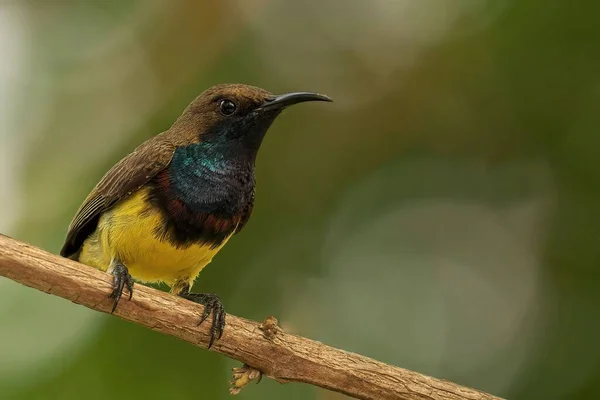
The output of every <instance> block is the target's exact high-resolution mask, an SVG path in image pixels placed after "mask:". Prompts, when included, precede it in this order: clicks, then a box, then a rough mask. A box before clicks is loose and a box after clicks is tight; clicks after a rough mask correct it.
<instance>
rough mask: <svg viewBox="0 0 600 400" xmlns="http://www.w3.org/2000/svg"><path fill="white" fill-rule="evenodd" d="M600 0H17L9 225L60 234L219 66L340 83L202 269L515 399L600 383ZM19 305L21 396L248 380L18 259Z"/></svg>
mask: <svg viewBox="0 0 600 400" xmlns="http://www.w3.org/2000/svg"><path fill="white" fill-rule="evenodd" d="M599 4H600V3H593V2H589V1H588V2H578V1H572V2H567V1H562V2H559V1H539V0H489V1H486V0H395V1H394V0H370V1H364V0H345V1H342V0H324V1H316V0H315V1H312V0H311V1H308V0H304V1H284V0H252V1H251V0H228V1H194V0H187V1H185V0H182V1H167V0H139V1H91V0H89V1H75V0H73V1H58V0H49V1H43V0H37V1H34V0H27V1H26V0H20V1H17V0H15V1H11V0H0V144H1V145H0V205H1V206H2V212H1V213H0V231H1V232H3V233H6V234H9V235H11V236H13V237H16V238H18V239H21V240H25V241H28V242H31V243H34V244H36V245H38V246H41V247H43V248H45V249H48V250H49V251H52V252H55V253H56V252H58V250H59V248H60V246H61V244H62V240H63V238H64V234H65V231H66V227H67V225H68V223H69V221H70V219H71V217H72V216H73V214H74V213H75V210H76V208H77V207H78V206H79V204H80V203H81V201H82V200H83V198H84V197H85V196H86V194H87V193H88V191H89V190H90V189H91V188H92V187H93V186H94V184H95V183H96V182H97V181H98V179H99V178H100V177H101V176H102V175H103V174H104V172H105V171H106V170H108V168H109V167H110V166H111V165H112V164H113V163H115V162H116V161H117V160H118V159H120V158H121V157H123V156H124V155H125V154H127V153H128V152H129V151H131V150H132V149H133V148H134V147H135V146H137V145H138V144H139V143H141V142H142V141H143V140H145V139H147V138H149V137H150V136H152V135H154V134H156V133H158V132H160V131H162V130H164V129H166V128H168V127H169V125H170V124H171V123H172V122H173V121H174V119H175V118H176V117H177V116H178V115H179V114H180V113H181V111H182V110H183V108H184V107H185V106H186V105H187V104H188V103H189V102H190V101H191V100H192V99H193V98H194V97H195V96H196V95H197V94H199V93H200V92H201V91H202V90H204V89H205V88H207V87H209V86H211V85H213V84H216V83H224V82H244V83H250V84H253V85H258V86H262V87H265V88H266V89H268V90H270V91H272V92H276V93H282V92H285V91H293V90H314V91H319V92H322V93H326V94H328V95H330V96H331V97H332V98H333V99H334V100H335V103H333V104H327V105H324V104H318V105H302V106H298V107H294V108H293V109H290V110H288V111H287V112H286V113H284V115H283V116H282V117H280V118H279V119H278V120H277V121H276V123H275V124H274V126H273V127H272V128H271V130H270V131H269V134H268V135H267V137H266V139H265V142H264V144H263V147H262V150H261V152H260V154H259V158H258V164H257V181H258V187H257V199H256V207H255V212H254V216H253V218H252V219H251V220H250V223H249V224H248V226H247V227H246V229H245V230H244V232H243V233H241V234H240V235H238V236H236V237H235V239H234V240H232V241H230V242H229V244H228V245H227V246H226V247H225V249H224V250H223V251H222V252H221V253H220V254H219V255H218V256H217V257H216V258H215V259H214V261H213V263H212V264H211V265H210V266H209V268H207V269H206V270H205V271H204V272H203V273H202V274H201V276H200V278H199V279H198V281H197V283H196V285H195V290H197V291H211V292H212V291H214V292H216V293H219V294H220V296H221V298H222V299H223V301H224V303H225V305H226V309H227V310H228V311H229V312H231V313H234V314H236V315H241V316H244V317H247V318H253V319H257V320H262V319H264V318H265V317H266V316H268V315H276V316H277V317H278V318H279V319H280V321H281V324H282V326H283V327H284V329H286V330H287V331H289V332H294V333H297V334H301V335H305V336H308V337H311V338H314V339H317V340H321V341H324V342H326V343H327V344H330V345H332V346H336V347H341V348H344V349H346V350H350V351H355V352H359V353H362V354H365V355H368V356H371V357H375V358H377V359H380V360H382V361H385V362H388V363H393V364H395V365H399V366H402V367H405V368H410V369H415V370H417V371H419V372H423V373H427V374H430V375H434V376H436V377H441V378H447V379H451V380H454V381H457V382H459V383H461V384H464V385H469V386H474V387H477V388H480V389H483V390H485V391H489V392H492V393H494V394H496V395H499V396H503V397H508V398H510V399H588V398H589V399H593V398H598V394H597V387H598V384H599V383H600V362H599V361H600V345H599V344H598V339H599V338H600V318H599V316H600V313H599V312H598V304H599V302H600V291H599V290H598V288H599V279H600V268H599V265H600V224H598V216H599V215H600V185H599V184H600V157H599V156H598V149H599V148H600V147H599V146H600V134H599V132H598V127H599V126H600V106H599V104H600V102H599V101H600V51H599V49H600V47H599V46H600V24H599V23H598V15H600V14H599V13H600V5H599ZM0 321H1V329H0V398H2V399H107V398H110V399H113V400H118V399H127V400H131V399H167V398H169V399H170V398H181V399H193V398H202V399H228V398H230V397H229V394H228V392H227V387H228V384H227V381H228V380H229V379H230V369H231V368H232V367H234V366H238V365H239V364H237V363H235V362H233V361H231V360H228V359H226V358H224V357H221V356H218V355H215V354H213V353H209V352H207V351H205V350H202V349H199V348H195V347H193V346H191V345H188V344H186V343H183V342H180V341H178V340H176V339H173V338H171V337H166V336H163V335H161V334H158V333H155V332H152V331H149V330H147V329H143V328H141V327H138V326H135V325H133V324H130V323H127V322H124V321H121V320H119V319H118V318H114V317H110V316H107V315H104V314H100V313H97V312H93V311H91V310H88V309H86V308H83V307H80V306H77V305H74V304H71V303H69V302H67V301H65V300H62V299H59V298H55V297H52V296H48V295H45V294H42V293H39V292H36V291H34V290H31V289H27V288H24V287H21V286H20V285H17V284H15V283H13V282H11V281H8V280H6V279H1V278H0ZM239 398H240V399H283V398H286V399H340V398H342V396H339V395H336V394H332V393H329V392H326V391H323V390H320V389H315V388H312V387H309V386H306V385H300V384H288V385H280V384H277V383H274V382H272V381H269V380H263V382H262V383H261V384H260V385H258V386H254V385H251V386H250V387H248V388H246V389H244V390H243V391H242V393H241V394H240V395H239Z"/></svg>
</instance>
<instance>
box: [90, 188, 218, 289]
mask: <svg viewBox="0 0 600 400" xmlns="http://www.w3.org/2000/svg"><path fill="white" fill-rule="evenodd" d="M147 196H148V190H147V189H141V190H139V191H138V192H136V193H134V194H133V195H131V196H129V197H128V198H127V199H125V200H123V201H121V202H120V203H117V205H116V206H115V207H113V208H112V209H111V210H109V211H106V212H105V213H104V214H103V215H102V216H101V217H100V220H99V222H98V227H97V228H96V231H95V232H94V233H93V234H92V235H90V237H89V238H88V239H87V240H86V241H85V242H84V244H83V246H82V250H81V253H80V255H79V261H80V262H82V263H84V264H87V265H91V266H93V267H96V268H100V269H102V270H105V271H106V270H107V269H108V268H109V266H110V263H111V260H113V259H115V258H116V259H118V260H120V261H121V262H122V263H123V264H124V265H125V266H127V268H128V269H129V273H130V274H131V276H133V277H134V278H135V279H137V280H139V281H142V282H166V283H167V284H169V285H173V284H174V283H176V282H182V281H187V282H190V285H191V283H192V282H193V280H194V278H196V276H197V275H198V274H199V273H200V271H201V270H202V268H204V267H205V266H206V265H207V264H208V263H210V261H211V260H212V258H213V256H214V255H215V254H216V253H217V252H218V251H219V250H220V249H221V248H222V247H223V246H224V245H225V243H227V240H229V237H228V238H227V239H225V240H224V241H223V243H221V245H220V246H219V247H217V248H211V247H210V245H194V244H193V245H191V246H189V247H187V248H176V247H174V246H173V245H172V244H171V243H170V242H169V241H168V240H160V239H158V238H157V237H156V236H155V235H154V232H155V229H156V228H157V227H158V226H160V225H162V216H161V214H160V211H159V210H157V209H154V208H150V207H149V205H148V203H147V201H146V199H147Z"/></svg>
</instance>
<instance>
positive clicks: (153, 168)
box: [60, 134, 175, 257]
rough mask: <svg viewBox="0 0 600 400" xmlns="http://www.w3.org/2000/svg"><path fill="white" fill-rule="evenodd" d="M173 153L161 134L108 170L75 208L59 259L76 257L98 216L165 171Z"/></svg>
mask: <svg viewBox="0 0 600 400" xmlns="http://www.w3.org/2000/svg"><path fill="white" fill-rule="evenodd" d="M174 151H175V147H174V146H173V144H172V143H171V142H170V141H168V140H167V139H166V138H165V137H164V134H161V135H158V136H156V137H154V138H152V139H150V140H148V141H146V142H144V143H142V144H141V145H140V146H139V147H138V148H136V149H135V150H134V151H133V152H132V153H131V154H129V155H128V156H126V157H125V158H123V159H122V160H121V161H119V162H118V163H117V164H116V165H115V166H114V167H112V168H111V169H110V170H109V171H108V172H107V173H106V175H104V177H103V178H102V179H101V180H100V182H98V184H97V185H96V187H95V188H94V189H93V190H92V192H91V193H90V194H89V195H88V196H87V198H86V199H85V200H84V202H83V204H82V205H81V207H79V210H78V211H77V214H75V217H74V218H73V221H72V222H71V224H70V225H69V229H68V231H67V237H66V239H65V243H64V245H63V247H62V249H61V251H60V255H62V256H63V257H73V256H76V255H77V254H78V253H79V250H80V248H81V245H82V244H83V242H84V241H85V239H87V237H88V236H89V235H90V234H92V233H93V232H94V230H95V229H96V226H97V225H98V220H99V218H100V215H101V214H102V213H103V212H104V211H106V210H108V209H109V208H110V207H112V206H113V205H114V204H115V203H116V202H117V201H119V200H121V199H123V198H125V197H127V196H129V195H130V194H131V193H133V192H135V191H136V190H137V189H139V188H140V187H141V186H142V185H144V184H145V183H147V182H148V181H150V179H152V178H153V177H154V176H155V175H156V174H157V173H159V172H160V171H161V170H163V169H164V168H166V167H167V166H168V165H169V163H170V162H171V158H172V157H173V152H174Z"/></svg>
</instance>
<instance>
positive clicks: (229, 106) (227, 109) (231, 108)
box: [219, 99, 237, 115]
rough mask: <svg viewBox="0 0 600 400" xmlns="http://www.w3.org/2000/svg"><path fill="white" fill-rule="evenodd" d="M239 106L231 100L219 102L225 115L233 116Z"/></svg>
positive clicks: (220, 108)
mask: <svg viewBox="0 0 600 400" xmlns="http://www.w3.org/2000/svg"><path fill="white" fill-rule="evenodd" d="M236 108H237V106H236V105H235V103H234V102H233V101H231V100H227V99H223V100H220V101H219V110H221V114H223V115H231V114H233V113H234V112H235V110H236Z"/></svg>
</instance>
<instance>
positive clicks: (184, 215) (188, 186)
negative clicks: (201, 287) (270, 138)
mask: <svg viewBox="0 0 600 400" xmlns="http://www.w3.org/2000/svg"><path fill="white" fill-rule="evenodd" d="M307 101H331V99H330V98H329V97H327V96H325V95H322V94H318V93H312V92H295V93H288V94H283V95H273V94H271V93H269V92H268V91H266V90H264V89H261V88H257V87H254V86H248V85H243V84H224V85H217V86H213V87H211V88H209V89H207V90H205V91H204V92H203V93H201V94H200V95H199V96H198V97H197V98H196V99H194V100H193V101H192V103H191V104H189V106H188V107H187V108H186V109H185V110H184V111H183V113H182V114H181V116H179V118H177V120H176V121H175V122H174V123H173V125H172V126H171V127H170V128H169V129H168V130H166V131H164V132H162V133H160V134H158V135H156V136H154V137H152V138H151V139H149V140H147V141H146V142H144V143H142V144H141V145H140V146H139V147H137V148H136V149H135V150H134V151H133V152H132V153H131V154H129V155H127V156H126V157H125V158H123V159H122V160H121V161H119V162H118V163H117V164H116V165H115V166H113V167H112V168H111V169H110V170H109V171H108V172H107V173H106V175H104V177H103V178H102V179H101V180H100V182H99V183H98V184H97V185H96V186H95V187H94V189H93V190H92V191H91V193H90V194H89V195H88V196H87V198H86V199H85V200H84V202H83V204H82V205H81V206H80V207H79V210H78V211H77V213H76V214H75V217H74V218H73V221H72V222H71V224H70V225H69V228H68V232H67V235H66V239H65V243H64V245H63V247H62V250H61V252H60V254H61V255H62V256H64V257H68V258H71V259H73V260H76V261H79V262H82V263H84V264H87V265H90V266H93V267H96V268H99V269H101V270H104V271H107V272H108V273H110V274H112V275H113V290H112V292H111V293H110V295H109V297H110V298H112V299H113V301H114V302H113V308H112V311H113V312H114V310H115V309H116V307H117V304H118V302H119V299H120V298H121V295H122V293H123V291H124V288H127V289H128V291H129V298H130V299H131V296H132V293H133V290H132V289H133V280H134V279H135V280H137V281H140V282H164V283H166V284H168V285H170V287H171V290H170V291H171V293H173V294H175V295H179V296H181V297H183V298H186V299H188V300H191V301H193V302H196V303H200V304H202V305H204V307H205V309H204V314H203V315H202V316H201V317H200V323H202V322H203V321H204V320H205V319H206V318H207V317H208V316H209V315H210V314H211V312H212V326H211V330H210V332H211V336H210V341H209V345H208V347H210V346H212V344H213V342H214V340H215V339H218V338H220V337H221V335H222V333H223V329H224V327H225V310H224V307H223V304H222V303H221V300H220V299H219V297H218V296H217V295H215V294H213V293H192V292H190V289H191V287H192V285H193V283H194V280H195V278H196V277H197V275H198V274H199V273H200V271H201V270H202V269H203V268H204V267H205V266H206V265H207V264H208V263H209V262H210V261H211V259H212V258H213V256H214V255H215V254H216V253H217V252H218V251H219V250H220V249H221V248H222V247H223V246H224V245H225V243H227V241H228V240H229V239H230V238H231V236H232V235H234V234H235V233H237V232H240V231H241V230H242V228H243V227H244V225H246V222H247V221H248V218H249V217H250V214H251V213H252V208H253V204H254V187H255V179H254V165H255V160H256V155H257V152H258V149H259V147H260V145H261V143H262V141H263V138H264V136H265V133H266V132H267V130H268V129H269V127H270V126H271V124H272V123H273V121H274V120H275V118H276V117H277V116H278V115H279V114H280V113H281V111H282V110H283V109H285V108H286V107H288V106H290V105H293V104H297V103H301V102H307Z"/></svg>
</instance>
